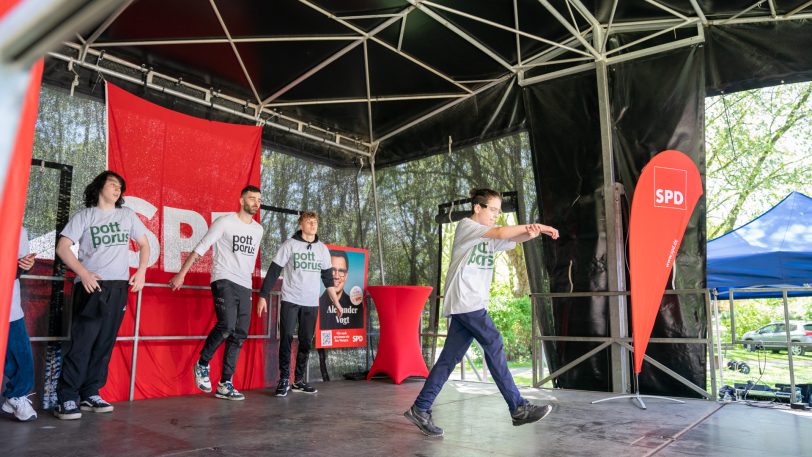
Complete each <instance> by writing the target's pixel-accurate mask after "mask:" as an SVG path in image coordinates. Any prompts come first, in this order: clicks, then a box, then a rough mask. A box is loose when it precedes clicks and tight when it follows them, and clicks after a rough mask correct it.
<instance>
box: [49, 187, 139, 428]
mask: <svg viewBox="0 0 812 457" xmlns="http://www.w3.org/2000/svg"><path fill="white" fill-rule="evenodd" d="M125 190H126V184H125V183H124V178H122V177H121V176H119V175H118V174H116V173H114V172H112V171H105V172H103V173H101V174H100V175H98V176H96V178H95V179H94V180H93V181H92V182H91V183H90V184H88V186H87V187H86V188H85V207H86V208H85V209H83V210H81V211H79V212H78V213H76V214H74V215H73V217H72V218H71V219H70V221H68V224H67V225H66V226H65V228H64V229H63V230H62V232H61V233H60V237H61V238H59V242H58V243H57V246H56V254H57V255H58V256H59V258H60V259H62V261H63V262H65V265H66V266H67V267H68V268H70V269H71V270H73V272H74V273H76V282H75V283H74V285H73V316H72V322H71V332H70V333H71V340H70V342H69V343H68V345H67V347H68V348H67V350H66V351H65V355H64V356H63V357H62V373H61V375H60V378H59V384H58V386H57V393H56V395H57V401H58V404H57V406H56V408H55V409H54V414H55V415H56V417H58V418H60V419H79V418H81V417H82V411H93V412H97V413H106V412H110V411H113V405H111V404H110V403H108V402H106V401H105V400H104V399H102V397H101V396H99V390H100V389H101V388H102V387H103V386H104V384H105V383H106V382H107V365H108V363H109V362H110V356H111V355H112V353H113V346H114V345H115V343H116V335H118V328H119V327H120V326H121V321H122V319H123V318H124V310H125V309H126V307H127V286H128V285H129V286H132V289H131V292H138V291H139V290H141V288H143V287H144V275H145V272H146V269H147V262H148V261H149V242H148V241H147V235H146V231H147V229H146V227H144V224H143V223H142V222H141V220H140V219H138V216H136V214H135V212H134V211H133V210H131V209H129V208H126V207H122V206H121V205H122V204H123V203H124V191H125ZM130 240H135V242H136V244H137V245H138V248H139V253H138V269H137V270H136V271H135V273H134V274H133V275H132V276H131V275H130V254H129V253H130V249H129V245H130ZM73 244H78V245H79V257H78V258H77V257H76V256H75V255H74V254H73V251H71V245H73ZM128 278H129V279H128Z"/></svg>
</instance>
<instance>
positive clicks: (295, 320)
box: [257, 211, 343, 397]
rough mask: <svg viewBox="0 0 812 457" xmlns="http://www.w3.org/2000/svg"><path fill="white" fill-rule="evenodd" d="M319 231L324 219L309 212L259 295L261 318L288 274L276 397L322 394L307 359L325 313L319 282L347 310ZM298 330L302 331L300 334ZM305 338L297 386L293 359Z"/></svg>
mask: <svg viewBox="0 0 812 457" xmlns="http://www.w3.org/2000/svg"><path fill="white" fill-rule="evenodd" d="M318 228H319V217H318V215H317V214H316V213H314V212H310V211H305V212H303V213H301V215H300V216H299V230H298V231H296V233H294V234H293V237H292V238H290V239H288V240H285V242H284V243H282V245H281V246H280V247H279V251H277V253H276V255H275V256H274V258H273V261H272V262H271V266H270V267H269V268H268V273H267V274H266V275H265V280H264V281H263V282H262V289H261V290H260V291H259V303H258V305H257V314H258V315H260V316H261V315H262V313H263V312H264V311H265V310H266V309H267V299H268V298H270V294H271V289H273V286H274V284H276V280H277V278H279V275H280V274H282V277H283V278H284V282H283V283H282V303H281V305H280V306H281V309H280V313H279V328H280V330H281V332H282V335H281V338H280V341H279V384H278V385H277V386H276V396H277V397H284V396H286V395H287V394H288V390H293V391H294V392H304V393H316V389H315V388H314V387H313V386H311V385H309V384H308V383H307V382H306V381H305V379H304V374H305V369H306V368H307V359H308V357H309V356H310V348H311V345H312V341H313V334H314V333H315V331H316V318H317V317H318V314H319V292H320V289H321V286H320V285H319V278H321V282H322V284H324V287H325V288H326V289H327V294H328V296H329V297H330V300H331V301H332V303H333V304H334V305H335V308H336V314H338V315H339V316H340V315H341V313H342V312H343V310H342V308H341V304H340V303H339V300H338V296H337V295H336V291H335V287H334V284H333V265H332V262H331V261H330V251H329V250H328V249H327V246H325V245H324V243H322V242H321V241H319V236H318V235H317V234H316V232H317V231H318ZM297 326H298V332H297V331H296V330H297ZM294 334H297V335H298V337H299V349H298V351H297V354H296V370H295V372H294V379H293V384H292V385H291V384H290V356H291V345H292V343H293V335H294Z"/></svg>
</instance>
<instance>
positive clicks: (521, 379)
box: [457, 360, 533, 386]
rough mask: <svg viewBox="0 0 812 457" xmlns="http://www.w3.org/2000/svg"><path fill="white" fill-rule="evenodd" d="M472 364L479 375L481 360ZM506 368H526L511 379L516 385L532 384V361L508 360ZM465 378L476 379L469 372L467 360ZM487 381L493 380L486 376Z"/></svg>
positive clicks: (469, 367)
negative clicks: (523, 372) (525, 371)
mask: <svg viewBox="0 0 812 457" xmlns="http://www.w3.org/2000/svg"><path fill="white" fill-rule="evenodd" d="M474 366H475V367H476V369H477V371H479V373H480V375H481V373H482V362H480V361H475V362H474ZM508 368H509V369H510V370H511V371H512V370H513V369H523V370H527V374H526V375H525V374H514V375H513V381H514V382H515V383H516V385H517V386H532V385H533V371H532V369H533V363H532V362H530V361H529V360H528V361H526V362H508ZM465 370H466V371H465V379H466V380H469V381H471V380H476V379H477V377H476V375H474V374H472V373H471V366H470V365H468V362H466V363H465ZM457 373H459V365H458V366H457ZM488 382H493V378H491V377H490V376H488Z"/></svg>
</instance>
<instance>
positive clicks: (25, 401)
mask: <svg viewBox="0 0 812 457" xmlns="http://www.w3.org/2000/svg"><path fill="white" fill-rule="evenodd" d="M31 395H34V394H28V395H26V396H24V397H14V398H7V399H6V401H5V403H3V407H2V409H3V412H4V413H7V414H11V415H13V416H14V417H15V418H16V419H17V420H19V421H21V422H28V421H32V420H34V419H36V418H37V412H36V411H34V406H33V405H32V404H31V400H30V399H29V398H28V397H29V396H31Z"/></svg>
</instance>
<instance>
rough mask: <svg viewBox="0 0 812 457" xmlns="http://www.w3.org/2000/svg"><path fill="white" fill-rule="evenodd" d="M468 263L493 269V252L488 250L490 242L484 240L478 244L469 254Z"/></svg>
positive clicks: (484, 268)
mask: <svg viewBox="0 0 812 457" xmlns="http://www.w3.org/2000/svg"><path fill="white" fill-rule="evenodd" d="M468 265H476V266H477V268H481V269H483V270H490V269H493V253H492V252H490V251H489V250H488V242H487V241H483V242H481V243H479V244H477V245H476V246H475V247H474V249H473V250H472V251H471V255H469V256H468V262H467V263H466V266H468Z"/></svg>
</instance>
